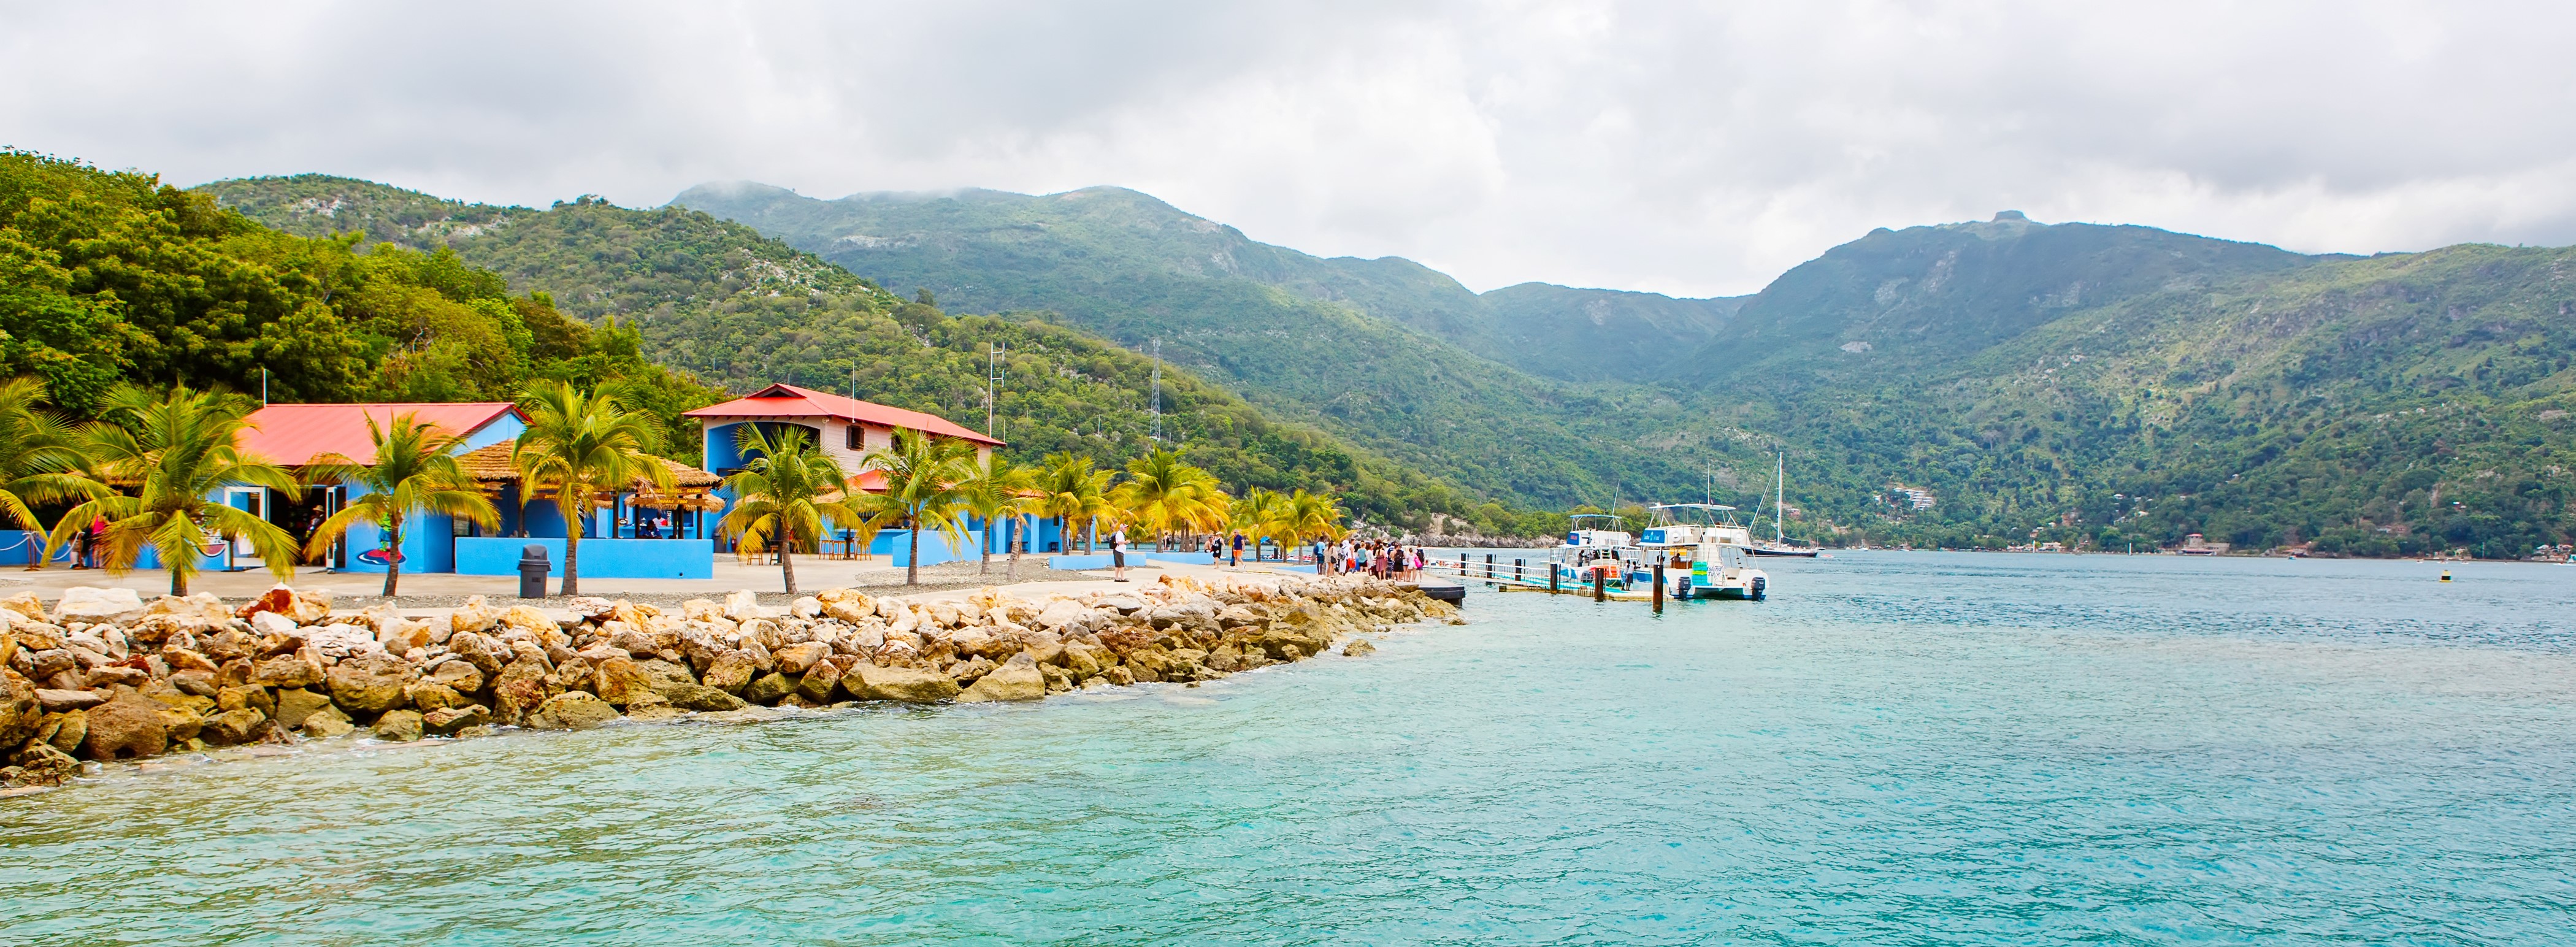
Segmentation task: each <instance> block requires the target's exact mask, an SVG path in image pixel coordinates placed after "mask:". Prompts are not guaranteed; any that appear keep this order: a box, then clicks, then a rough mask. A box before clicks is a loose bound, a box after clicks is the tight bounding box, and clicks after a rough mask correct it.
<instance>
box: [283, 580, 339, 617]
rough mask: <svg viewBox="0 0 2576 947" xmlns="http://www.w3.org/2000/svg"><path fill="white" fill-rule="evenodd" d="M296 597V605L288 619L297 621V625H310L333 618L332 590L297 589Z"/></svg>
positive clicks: (290, 611)
mask: <svg viewBox="0 0 2576 947" xmlns="http://www.w3.org/2000/svg"><path fill="white" fill-rule="evenodd" d="M294 595H295V604H294V606H293V608H292V609H290V610H289V611H288V612H287V613H286V617H288V618H292V619H295V623H296V624H298V625H310V624H312V623H314V622H317V621H321V620H323V619H325V618H329V617H331V590H330V589H296V590H294Z"/></svg>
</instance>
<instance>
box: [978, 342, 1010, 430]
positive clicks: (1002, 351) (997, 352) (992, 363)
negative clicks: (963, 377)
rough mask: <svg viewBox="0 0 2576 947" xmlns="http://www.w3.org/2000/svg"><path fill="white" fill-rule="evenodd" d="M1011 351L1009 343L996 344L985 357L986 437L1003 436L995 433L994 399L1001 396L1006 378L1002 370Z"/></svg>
mask: <svg viewBox="0 0 2576 947" xmlns="http://www.w3.org/2000/svg"><path fill="white" fill-rule="evenodd" d="M1010 353H1011V349H1010V346H1007V345H994V346H993V347H992V348H991V349H990V350H989V351H987V352H986V354H985V358H984V436H985V437H1000V436H1001V435H999V434H995V433H993V402H994V399H995V398H996V397H998V396H999V392H1000V391H1001V390H1002V382H1003V380H1004V379H1003V377H1002V371H1003V367H1004V365H1005V364H1006V363H1007V360H1008V359H1009V357H1010Z"/></svg>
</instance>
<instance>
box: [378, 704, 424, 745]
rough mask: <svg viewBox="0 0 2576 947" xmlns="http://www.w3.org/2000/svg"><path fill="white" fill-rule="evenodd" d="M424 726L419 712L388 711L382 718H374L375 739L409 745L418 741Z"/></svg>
mask: <svg viewBox="0 0 2576 947" xmlns="http://www.w3.org/2000/svg"><path fill="white" fill-rule="evenodd" d="M424 726H425V724H424V723H423V722H422V719H421V715H420V711H417V710H388V711H386V712H385V715H384V716H382V717H378V718H376V739H379V740H389V741H392V742H395V743H409V742H411V741H413V740H417V739H420V734H421V730H422V728H423V727H424Z"/></svg>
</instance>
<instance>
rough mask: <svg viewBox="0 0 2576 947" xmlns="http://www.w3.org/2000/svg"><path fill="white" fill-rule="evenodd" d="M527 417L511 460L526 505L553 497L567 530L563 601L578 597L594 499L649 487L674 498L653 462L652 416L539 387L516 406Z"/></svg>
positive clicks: (562, 388)
mask: <svg viewBox="0 0 2576 947" xmlns="http://www.w3.org/2000/svg"><path fill="white" fill-rule="evenodd" d="M520 408H521V410H523V411H525V412H526V413H527V416H528V425H527V427H526V429H524V430H522V431H520V432H519V441H518V445H517V446H516V447H515V448H513V449H512V451H511V454H510V457H511V463H512V465H513V466H515V467H517V468H518V473H519V485H520V489H521V490H523V491H525V492H524V493H523V494H521V496H522V497H523V498H524V499H527V500H529V501H531V502H533V501H534V500H536V499H537V498H539V497H542V496H544V495H546V494H549V493H551V494H553V499H554V504H555V509H556V511H557V512H558V513H560V514H561V515H562V517H563V523H564V565H563V594H565V595H579V594H581V534H582V524H583V522H584V521H585V520H587V519H588V514H589V513H590V509H591V504H592V503H594V502H596V501H597V499H598V498H601V497H606V496H614V495H616V494H618V493H622V492H625V491H627V490H631V489H634V488H636V487H638V486H643V487H647V488H649V489H651V490H654V491H658V492H660V493H661V494H663V495H666V496H667V495H670V494H671V493H672V492H673V488H672V478H671V469H670V468H669V467H668V466H666V465H664V464H663V462H662V460H661V458H659V457H656V456H654V455H653V453H652V450H653V448H654V446H655V445H656V444H658V443H660V441H661V438H662V427H661V424H660V422H659V421H658V420H656V419H655V418H654V417H653V416H652V415H650V414H646V413H644V412H641V411H631V410H628V409H627V408H626V407H625V406H624V405H622V404H620V403H619V401H618V399H617V397H616V396H615V395H614V394H611V393H608V392H602V391H588V392H586V391H583V390H581V389H580V388H578V387H575V386H574V385H572V384H571V383H570V382H561V381H557V382H540V383H538V384H536V385H534V386H533V387H531V388H530V389H529V390H528V392H527V394H526V395H525V396H523V400H522V401H521V402H520Z"/></svg>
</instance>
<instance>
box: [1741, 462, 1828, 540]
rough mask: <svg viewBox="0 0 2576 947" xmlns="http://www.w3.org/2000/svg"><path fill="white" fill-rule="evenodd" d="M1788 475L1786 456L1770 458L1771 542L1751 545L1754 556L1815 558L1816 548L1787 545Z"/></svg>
mask: <svg viewBox="0 0 2576 947" xmlns="http://www.w3.org/2000/svg"><path fill="white" fill-rule="evenodd" d="M1788 473H1789V460H1788V457H1787V456H1786V455H1774V456H1773V458H1772V468H1771V540H1770V541H1769V542H1755V543H1754V544H1753V554H1754V555H1756V556H1795V557H1798V558H1801V559H1813V558H1816V547H1814V546H1792V545H1790V544H1789V534H1788V530H1787V528H1786V526H1787V523H1788V519H1789V518H1788V504H1787V503H1786V502H1784V501H1786V499H1787V498H1788V495H1789V493H1788V482H1789V481H1788Z"/></svg>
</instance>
